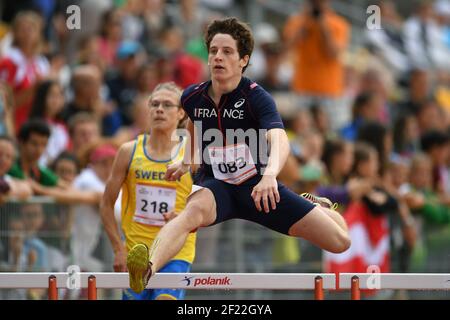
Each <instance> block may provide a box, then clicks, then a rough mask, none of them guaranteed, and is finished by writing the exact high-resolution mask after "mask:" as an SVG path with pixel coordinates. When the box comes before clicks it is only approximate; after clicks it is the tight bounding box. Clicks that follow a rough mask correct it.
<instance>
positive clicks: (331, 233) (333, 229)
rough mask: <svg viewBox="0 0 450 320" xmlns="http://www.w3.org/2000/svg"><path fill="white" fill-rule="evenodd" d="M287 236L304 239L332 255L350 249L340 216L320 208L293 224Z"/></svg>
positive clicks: (344, 225) (348, 238) (344, 226)
mask: <svg viewBox="0 0 450 320" xmlns="http://www.w3.org/2000/svg"><path fill="white" fill-rule="evenodd" d="M289 235H291V236H294V237H301V238H304V239H306V240H308V241H310V242H312V243H313V244H315V245H316V246H318V247H320V248H322V249H324V250H327V251H330V252H333V253H341V252H344V251H345V250H347V249H348V248H349V247H350V237H349V235H348V229H347V225H346V223H345V221H344V219H343V218H342V216H341V215H340V214H339V213H338V212H336V211H333V210H331V209H327V208H322V207H320V206H316V207H315V208H314V209H312V210H311V211H310V212H309V213H308V214H307V215H306V216H304V217H303V218H302V219H301V220H299V221H297V222H296V223H294V224H293V225H292V226H291V228H290V229H289Z"/></svg>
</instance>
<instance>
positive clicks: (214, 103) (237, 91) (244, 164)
mask: <svg viewBox="0 0 450 320" xmlns="http://www.w3.org/2000/svg"><path fill="white" fill-rule="evenodd" d="M205 41H206V45H207V48H208V52H209V55H208V65H209V69H210V72H211V80H210V81H207V82H204V83H201V84H199V85H193V86H190V87H189V88H187V89H186V90H185V91H184V92H183V95H182V97H181V104H182V107H183V108H184V110H185V111H186V113H187V114H188V116H189V120H188V125H187V129H188V131H189V134H190V143H189V146H188V148H190V150H191V152H190V153H189V152H185V157H184V159H183V160H182V161H181V162H178V163H174V164H172V165H170V166H169V167H168V169H167V173H166V178H167V179H168V180H175V179H178V178H179V177H181V176H182V175H183V174H185V173H186V172H187V171H188V170H189V168H190V164H191V163H193V162H194V161H193V157H194V156H193V155H194V154H195V150H194V146H195V143H194V141H195V139H197V138H199V139H200V141H201V143H200V146H199V147H200V156H201V157H202V158H201V166H200V169H199V170H198V172H197V174H196V175H195V180H194V185H195V188H193V192H192V194H191V195H190V197H189V199H188V202H187V204H186V208H185V210H184V211H185V212H183V214H181V215H178V216H177V217H176V218H174V219H173V220H171V221H170V222H169V223H167V224H166V225H165V226H164V227H163V228H162V229H161V231H160V232H159V234H158V236H157V238H156V239H155V242H154V243H153V246H152V248H151V252H149V249H148V248H147V247H146V246H145V245H143V244H137V245H136V246H135V247H133V248H132V250H130V252H129V255H128V259H127V265H128V270H129V272H130V273H133V278H134V279H136V278H138V279H140V281H142V282H143V284H144V287H145V285H146V284H147V282H148V280H149V279H150V277H151V275H152V274H154V273H155V272H157V271H158V270H159V269H160V268H161V267H162V266H164V265H165V263H167V261H169V260H170V259H171V258H172V257H173V256H175V255H176V254H177V253H178V251H179V250H180V249H181V247H182V245H183V243H184V241H185V239H186V237H187V236H188V234H189V232H191V231H192V230H196V229H197V228H199V227H206V226H210V225H213V224H216V223H220V222H222V221H226V220H229V219H233V218H239V219H244V220H249V221H253V222H256V223H259V224H261V225H263V226H266V227H267V228H269V229H272V230H275V231H278V232H280V233H283V234H286V235H290V236H294V237H301V238H304V239H306V240H308V241H310V242H312V243H313V244H315V245H317V246H319V247H320V248H322V249H324V250H327V251H331V252H334V253H340V252H343V251H345V250H347V249H348V247H349V246H350V239H349V236H348V230H347V226H346V224H345V221H344V219H343V218H342V217H341V215H340V214H339V213H338V212H336V211H334V210H332V206H331V205H330V203H329V202H328V201H326V199H322V198H319V199H318V198H315V197H311V196H309V197H307V199H305V198H304V197H301V196H299V195H297V194H295V193H294V192H292V191H291V190H289V189H288V188H286V187H285V186H284V185H282V184H281V183H279V182H278V181H277V180H276V177H277V175H278V173H279V172H280V170H281V169H282V168H283V165H284V163H285V161H286V159H287V156H288V154H289V142H288V138H287V136H286V133H285V131H284V126H283V122H282V120H281V117H280V115H279V113H278V112H277V110H276V106H275V103H274V101H273V99H272V97H271V96H270V95H269V94H268V93H267V92H266V91H265V90H264V89H263V88H261V87H260V86H259V85H258V84H257V83H255V82H253V81H251V80H250V79H248V78H245V77H243V76H242V74H243V72H244V71H245V69H246V68H247V66H248V62H249V60H250V56H251V53H252V50H253V37H252V34H251V31H250V29H249V27H248V26H247V25H246V24H245V23H242V22H240V21H239V20H237V19H235V18H228V19H225V20H216V21H214V22H212V23H211V24H210V25H209V27H208V29H207V32H206V36H205ZM194 126H195V127H196V129H197V130H195V133H197V134H198V135H199V136H198V137H195V136H194ZM198 132H199V133H198ZM188 150H189V149H188ZM267 152H268V157H267ZM132 289H133V288H132Z"/></svg>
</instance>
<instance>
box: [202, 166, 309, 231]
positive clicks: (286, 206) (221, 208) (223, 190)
mask: <svg viewBox="0 0 450 320" xmlns="http://www.w3.org/2000/svg"><path fill="white" fill-rule="evenodd" d="M252 180H253V179H252ZM258 180H259V179H258ZM258 180H256V181H255V182H254V183H250V184H248V183H245V184H241V185H233V184H229V183H226V182H223V181H220V180H217V179H215V178H214V177H211V176H208V175H202V174H197V175H195V176H194V185H197V186H200V187H204V188H208V189H209V190H211V192H212V193H213V194H214V198H215V200H216V213H217V217H216V220H215V221H214V223H213V224H212V225H214V224H217V223H220V222H223V221H227V220H230V219H243V220H248V221H253V222H255V223H258V224H260V225H263V226H265V227H267V228H269V229H271V230H274V231H278V232H280V233H283V234H286V235H289V233H288V232H289V229H290V227H291V226H292V225H294V224H295V223H296V222H297V221H299V220H300V219H302V218H303V217H304V216H306V215H307V214H308V213H309V212H310V211H311V210H312V209H313V208H314V207H315V205H314V204H312V203H311V202H309V201H308V200H306V199H304V198H303V197H301V196H299V195H298V194H296V193H294V192H293V191H291V190H290V189H288V188H287V187H286V186H285V185H283V184H282V183H280V182H278V192H279V194H280V202H279V203H277V208H276V209H275V210H272V208H270V211H269V213H266V212H265V211H264V209H263V211H258V210H257V209H256V206H255V202H254V201H253V198H252V197H251V194H252V191H253V188H254V187H255V186H256V184H257V182H258ZM269 206H270V200H269ZM270 207H271V206H270Z"/></svg>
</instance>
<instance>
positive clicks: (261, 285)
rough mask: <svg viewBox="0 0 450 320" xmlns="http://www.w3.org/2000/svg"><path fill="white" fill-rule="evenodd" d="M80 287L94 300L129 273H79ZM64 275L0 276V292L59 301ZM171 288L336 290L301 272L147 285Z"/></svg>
mask: <svg viewBox="0 0 450 320" xmlns="http://www.w3.org/2000/svg"><path fill="white" fill-rule="evenodd" d="M78 276H79V277H80V282H79V283H80V288H87V289H88V299H89V300H96V299H97V289H100V288H102V289H113V288H114V289H126V288H129V279H128V273H113V272H111V273H108V272H105V273H86V272H81V273H79V274H78ZM69 278H70V276H69V274H67V273H38V272H29V273H0V289H1V288H3V289H18V288H48V298H49V300H57V299H58V288H67V282H68V280H69ZM147 288H148V289H151V288H172V289H188V290H201V289H209V290H211V289H222V290H239V289H263V290H314V297H315V299H316V300H323V299H324V290H326V289H335V288H336V276H335V275H334V274H302V273H255V274H249V273H157V274H156V275H155V276H154V277H153V278H152V279H151V281H150V282H149V284H148V285H147Z"/></svg>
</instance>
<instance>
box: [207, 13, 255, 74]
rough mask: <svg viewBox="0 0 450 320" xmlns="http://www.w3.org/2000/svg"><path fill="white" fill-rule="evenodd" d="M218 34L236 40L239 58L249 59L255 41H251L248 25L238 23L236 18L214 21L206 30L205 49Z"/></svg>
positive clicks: (251, 36)
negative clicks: (247, 57) (246, 57)
mask: <svg viewBox="0 0 450 320" xmlns="http://www.w3.org/2000/svg"><path fill="white" fill-rule="evenodd" d="M218 33H223V34H229V35H230V36H231V37H232V38H233V39H234V40H236V44H237V49H238V52H239V57H240V58H243V57H244V56H246V55H248V56H249V57H251V55H252V52H253V47H254V44H255V41H254V39H253V34H252V31H251V30H250V27H249V25H248V24H246V23H244V22H242V21H239V20H238V19H236V18H227V19H223V20H214V21H213V22H212V23H211V24H210V25H209V26H208V29H207V30H206V34H205V43H206V48H208V52H209V46H210V44H211V41H212V39H213V38H214V36H215V35H216V34H218ZM247 67H248V63H247V65H246V66H245V67H244V68H243V69H242V72H244V71H245V69H247Z"/></svg>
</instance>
